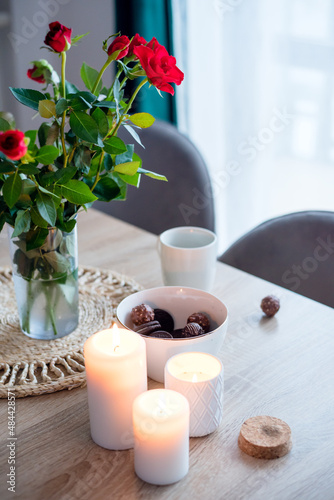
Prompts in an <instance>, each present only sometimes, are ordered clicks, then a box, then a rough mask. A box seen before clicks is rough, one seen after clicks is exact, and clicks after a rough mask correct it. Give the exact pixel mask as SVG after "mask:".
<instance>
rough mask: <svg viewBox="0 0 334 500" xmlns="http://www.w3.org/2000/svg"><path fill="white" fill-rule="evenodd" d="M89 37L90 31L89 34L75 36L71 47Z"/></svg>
mask: <svg viewBox="0 0 334 500" xmlns="http://www.w3.org/2000/svg"><path fill="white" fill-rule="evenodd" d="M87 35H89V31H88V32H87V33H85V34H84V35H77V36H74V37H73V38H72V41H71V45H74V44H76V43H77V42H78V41H79V40H81V38H83V37H84V36H87Z"/></svg>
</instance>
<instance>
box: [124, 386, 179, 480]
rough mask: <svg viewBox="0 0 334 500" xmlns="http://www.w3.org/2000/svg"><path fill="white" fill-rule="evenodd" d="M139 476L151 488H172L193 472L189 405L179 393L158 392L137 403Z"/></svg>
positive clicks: (135, 423) (144, 397) (135, 422)
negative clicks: (158, 486) (167, 486)
mask: <svg viewBox="0 0 334 500" xmlns="http://www.w3.org/2000/svg"><path fill="white" fill-rule="evenodd" d="M133 429H134V439H135V446H134V462H135V471H136V474H137V475H138V476H139V477H140V478H141V479H142V480H143V481H146V482H148V483H151V484H159V485H163V484H171V483H175V482H176V481H179V480H180V479H182V478H183V477H184V476H185V475H186V474H187V472H188V469H189V403H188V401H187V399H186V398H185V397H184V396H182V394H179V393H177V392H175V391H167V390H165V389H154V390H151V391H147V392H145V393H143V394H141V395H140V396H138V397H137V398H136V399H135V401H134V403H133Z"/></svg>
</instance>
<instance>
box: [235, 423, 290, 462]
mask: <svg viewBox="0 0 334 500" xmlns="http://www.w3.org/2000/svg"><path fill="white" fill-rule="evenodd" d="M238 445H239V448H240V449H241V450H242V451H243V452H244V453H247V455H250V456H251V457H255V458H266V459H272V458H280V457H283V456H284V455H286V454H287V453H289V451H290V450H291V447H292V441H291V429H290V427H289V426H288V424H286V423H285V422H283V420H280V419H279V418H275V417H268V416H259V417H252V418H249V419H248V420H246V421H245V422H244V423H243V424H242V426H241V429H240V434H239V439H238Z"/></svg>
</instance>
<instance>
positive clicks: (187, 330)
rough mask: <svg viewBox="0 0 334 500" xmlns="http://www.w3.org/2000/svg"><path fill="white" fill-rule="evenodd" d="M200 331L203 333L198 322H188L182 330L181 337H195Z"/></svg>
mask: <svg viewBox="0 0 334 500" xmlns="http://www.w3.org/2000/svg"><path fill="white" fill-rule="evenodd" d="M202 333H204V330H203V328H202V327H201V326H200V325H199V324H198V323H188V324H187V325H186V326H185V327H184V328H183V330H182V337H185V338H188V337H197V335H201V334H202Z"/></svg>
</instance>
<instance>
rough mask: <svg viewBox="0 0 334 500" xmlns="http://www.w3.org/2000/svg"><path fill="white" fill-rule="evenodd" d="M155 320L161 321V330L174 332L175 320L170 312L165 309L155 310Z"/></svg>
mask: <svg viewBox="0 0 334 500" xmlns="http://www.w3.org/2000/svg"><path fill="white" fill-rule="evenodd" d="M154 319H156V320H157V321H159V323H160V325H161V328H162V329H163V330H165V331H166V332H169V333H171V332H172V331H173V330H174V320H173V317H172V316H171V315H170V314H169V312H167V311H165V310H164V309H154Z"/></svg>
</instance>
